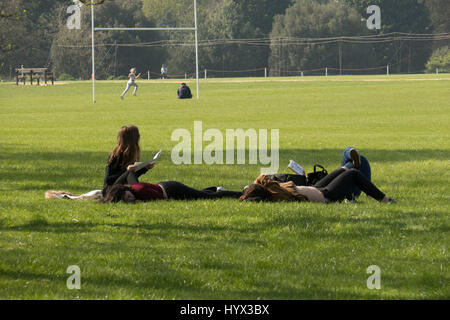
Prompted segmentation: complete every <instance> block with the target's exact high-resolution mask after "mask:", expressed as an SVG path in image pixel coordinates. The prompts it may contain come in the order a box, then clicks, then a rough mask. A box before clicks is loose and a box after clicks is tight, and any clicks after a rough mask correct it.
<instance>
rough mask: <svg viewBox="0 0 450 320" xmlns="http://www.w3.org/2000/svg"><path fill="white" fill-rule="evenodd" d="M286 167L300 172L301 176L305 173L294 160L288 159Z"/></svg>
mask: <svg viewBox="0 0 450 320" xmlns="http://www.w3.org/2000/svg"><path fill="white" fill-rule="evenodd" d="M288 168H289V169H291V170H292V171H294V172H295V173H297V174H300V175H302V176H304V175H305V169H304V168H303V167H302V166H301V165H299V164H298V163H297V162H295V161H294V160H291V161H289V165H288Z"/></svg>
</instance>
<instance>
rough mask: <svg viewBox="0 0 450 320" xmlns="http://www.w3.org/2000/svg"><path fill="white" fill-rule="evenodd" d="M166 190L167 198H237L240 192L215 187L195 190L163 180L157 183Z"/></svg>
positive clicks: (175, 182)
mask: <svg viewBox="0 0 450 320" xmlns="http://www.w3.org/2000/svg"><path fill="white" fill-rule="evenodd" d="M158 184H159V185H160V186H162V187H163V188H164V191H166V195H167V198H169V199H172V200H197V199H219V198H236V199H237V198H239V197H240V196H241V195H242V192H236V191H217V192H216V191H215V188H208V189H203V190H196V189H193V188H190V187H188V186H186V185H184V184H182V183H181V182H177V181H163V182H159V183H158Z"/></svg>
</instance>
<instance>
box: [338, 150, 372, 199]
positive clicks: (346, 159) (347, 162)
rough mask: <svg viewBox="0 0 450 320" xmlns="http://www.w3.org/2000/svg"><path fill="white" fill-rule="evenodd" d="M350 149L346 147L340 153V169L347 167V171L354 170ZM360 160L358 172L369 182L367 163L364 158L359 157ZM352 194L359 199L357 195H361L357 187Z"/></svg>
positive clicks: (369, 170) (369, 175) (369, 171)
mask: <svg viewBox="0 0 450 320" xmlns="http://www.w3.org/2000/svg"><path fill="white" fill-rule="evenodd" d="M351 149H352V147H347V148H345V150H344V152H343V153H342V159H341V166H342V167H347V168H349V169H353V168H355V166H354V165H353V161H352V157H351V156H350V150H351ZM360 159H361V166H360V167H359V168H358V170H359V171H361V173H362V174H363V176H365V177H366V178H367V179H368V180H369V181H371V180H372V177H371V176H372V172H371V169H370V164H369V161H368V160H367V159H366V158H365V157H364V156H360ZM353 194H354V196H355V197H359V195H360V194H361V190H360V189H359V188H358V187H355V189H353Z"/></svg>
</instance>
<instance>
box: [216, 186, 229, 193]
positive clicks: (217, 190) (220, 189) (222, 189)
mask: <svg viewBox="0 0 450 320" xmlns="http://www.w3.org/2000/svg"><path fill="white" fill-rule="evenodd" d="M226 190H227V189H225V188H224V187H217V188H216V192H219V191H226Z"/></svg>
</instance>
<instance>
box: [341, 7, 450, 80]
mask: <svg viewBox="0 0 450 320" xmlns="http://www.w3.org/2000/svg"><path fill="white" fill-rule="evenodd" d="M343 1H345V2H346V3H348V4H350V5H351V6H353V7H355V8H357V9H358V11H359V12H360V14H361V15H363V16H364V17H366V16H367V13H366V10H367V7H368V6H370V5H378V6H379V7H380V8H381V30H379V31H373V32H376V33H379V34H386V33H391V32H402V33H431V32H432V31H433V27H432V24H431V20H430V15H429V11H428V10H427V7H426V5H425V1H424V0H395V1H392V0H343ZM445 1H447V2H448V0H445ZM447 16H448V15H447ZM374 48H375V50H376V52H377V55H378V58H379V61H380V63H383V64H389V63H397V66H396V70H397V72H414V71H421V70H423V68H424V65H425V62H426V61H427V59H428V57H429V56H430V54H431V48H432V43H431V42H430V41H421V42H415V41H401V40H399V41H394V42H391V43H389V44H378V45H374Z"/></svg>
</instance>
